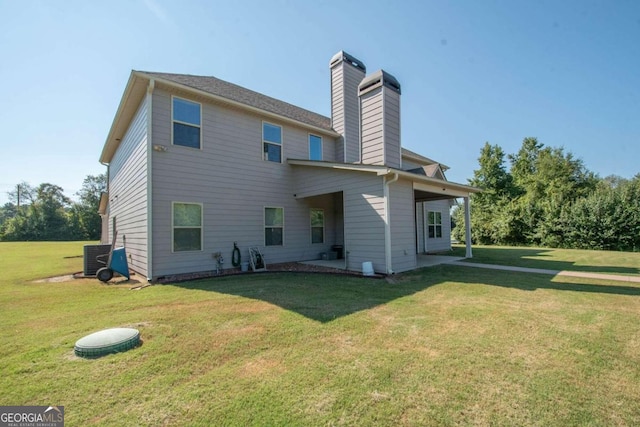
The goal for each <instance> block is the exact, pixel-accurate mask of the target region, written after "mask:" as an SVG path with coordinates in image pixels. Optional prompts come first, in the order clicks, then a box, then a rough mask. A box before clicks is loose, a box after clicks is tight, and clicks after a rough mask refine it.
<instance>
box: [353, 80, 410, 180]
mask: <svg viewBox="0 0 640 427" xmlns="http://www.w3.org/2000/svg"><path fill="white" fill-rule="evenodd" d="M358 97H359V100H360V114H361V120H360V134H361V139H362V144H361V148H360V149H361V151H360V159H361V160H360V161H361V163H363V164H369V165H384V166H389V167H392V168H398V169H401V168H402V155H401V146H400V83H398V80H396V79H395V77H393V76H392V75H391V74H389V73H387V72H385V71H383V70H380V71H376V72H375V73H373V74H371V75H370V76H367V77H366V78H365V79H364V80H362V81H361V82H360V85H359V86H358Z"/></svg>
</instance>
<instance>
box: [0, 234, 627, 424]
mask: <svg viewBox="0 0 640 427" xmlns="http://www.w3.org/2000/svg"><path fill="white" fill-rule="evenodd" d="M81 254H82V243H53V244H40V243H37V244H35V243H34V244H13V243H0V260H1V261H0V263H2V264H1V266H2V267H3V272H4V273H5V274H4V275H3V277H2V279H0V330H2V338H3V340H2V345H1V346H0V370H1V373H2V375H0V390H1V391H2V393H1V394H0V405H19V404H29V405H64V406H65V415H66V421H67V425H68V426H79V425H82V426H84V425H119V426H120V425H124V426H127V425H131V426H138V425H152V426H157V425H202V426H211V425H237V426H246V425H286V426H296V425H299V426H315V425H349V426H351V425H358V426H363V425H364V426H366V425H372V426H381V425H382V426H386V425H388V426H398V425H406V426H423V425H505V426H513V425H539V426H550V425H553V426H567V425H569V426H570V425H576V426H577V425H580V426H582V425H602V426H612V425H629V426H631V425H640V286H634V285H629V284H626V283H625V284H624V286H622V285H621V284H620V283H614V282H603V281H595V280H594V281H588V280H585V279H573V278H566V277H564V278H559V279H552V278H551V277H550V276H543V275H531V274H514V273H509V272H502V271H491V270H481V269H472V268H461V267H455V266H441V267H435V268H431V269H425V270H420V271H417V272H413V273H409V274H404V275H398V276H395V277H394V280H393V282H394V283H388V282H387V281H385V280H376V279H369V278H367V279H363V278H354V277H343V276H327V275H310V274H309V275H307V274H291V273H280V274H277V273H266V274H256V275H244V276H235V277H223V278H220V279H212V280H200V281H194V282H188V283H182V284H174V285H157V286H151V287H147V288H144V289H142V290H139V291H133V290H129V288H131V287H132V286H133V284H122V285H103V284H100V283H99V282H97V281H96V280H75V281H72V282H66V283H32V282H31V281H32V279H36V278H40V277H44V276H51V275H55V274H62V273H65V272H73V271H79V270H81V269H82V259H81V258H65V257H73V256H76V255H81ZM27 257H28V258H29V259H30V262H25V258H27ZM567 262H570V261H567ZM610 263H613V261H611V262H610ZM45 267H46V268H45ZM117 326H133V327H136V328H138V329H139V330H140V332H141V336H142V339H143V341H144V342H143V345H142V346H141V347H139V348H136V349H134V350H130V351H128V352H125V353H122V354H118V355H110V356H106V357H103V358H100V359H96V360H85V359H79V358H76V357H75V356H74V355H73V344H74V343H75V341H76V340H78V339H79V338H81V337H83V336H85V335H86V334H89V333H91V332H94V331H97V330H100V329H103V328H109V327H117Z"/></svg>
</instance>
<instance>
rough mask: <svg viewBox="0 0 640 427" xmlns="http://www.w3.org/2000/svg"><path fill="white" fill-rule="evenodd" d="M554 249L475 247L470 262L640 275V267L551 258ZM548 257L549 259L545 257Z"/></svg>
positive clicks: (459, 250)
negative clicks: (588, 263) (585, 263)
mask: <svg viewBox="0 0 640 427" xmlns="http://www.w3.org/2000/svg"><path fill="white" fill-rule="evenodd" d="M553 251H554V250H553V249H544V248H523V247H503V246H496V247H490V246H483V247H477V248H476V247H474V248H473V258H471V259H469V260H468V261H469V262H477V263H485V264H499V265H509V266H517V267H526V268H539V269H543V270H556V271H564V270H567V271H583V272H587V273H611V274H626V275H640V268H634V267H621V266H614V265H581V264H576V263H575V262H571V261H561V260H557V259H549V258H550V257H551V256H552V255H551V254H552V253H553ZM452 253H453V254H455V255H459V256H464V248H462V247H455V248H454V249H453V251H452ZM545 258H547V259H545Z"/></svg>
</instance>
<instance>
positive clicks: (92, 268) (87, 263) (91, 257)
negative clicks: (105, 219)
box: [84, 245, 111, 276]
mask: <svg viewBox="0 0 640 427" xmlns="http://www.w3.org/2000/svg"><path fill="white" fill-rule="evenodd" d="M110 250H111V245H84V275H85V276H95V275H96V272H97V271H98V270H99V269H100V268H102V267H106V265H105V264H102V263H100V262H98V260H97V259H96V257H97V256H98V255H107V254H109V251H110ZM105 261H106V260H105Z"/></svg>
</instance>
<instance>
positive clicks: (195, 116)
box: [171, 96, 202, 148]
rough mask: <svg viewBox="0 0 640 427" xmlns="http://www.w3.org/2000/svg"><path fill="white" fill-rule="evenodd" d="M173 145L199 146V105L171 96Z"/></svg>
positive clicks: (200, 118)
mask: <svg viewBox="0 0 640 427" xmlns="http://www.w3.org/2000/svg"><path fill="white" fill-rule="evenodd" d="M171 110H172V112H171V115H172V117H171V118H172V121H173V130H172V135H173V145H182V146H183V147H191V148H200V147H201V144H200V140H201V137H200V136H201V128H200V122H201V120H202V117H201V110H202V108H201V105H200V104H199V103H197V102H191V101H187V100H186V99H182V98H178V97H175V96H174V97H173V98H172V108H171Z"/></svg>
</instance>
